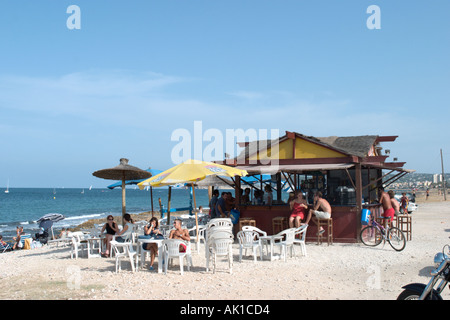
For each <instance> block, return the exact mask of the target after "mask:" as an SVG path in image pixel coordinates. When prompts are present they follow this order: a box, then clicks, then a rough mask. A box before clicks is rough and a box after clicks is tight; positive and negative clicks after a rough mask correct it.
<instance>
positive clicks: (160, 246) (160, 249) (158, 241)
mask: <svg viewBox="0 0 450 320" xmlns="http://www.w3.org/2000/svg"><path fill="white" fill-rule="evenodd" d="M163 241H164V240H163V239H138V240H137V242H138V245H137V250H136V252H137V253H138V254H137V256H136V267H137V262H138V261H137V259H138V256H140V257H141V265H140V267H141V268H142V267H143V265H144V259H145V256H144V255H145V252H143V249H142V244H144V243H156V245H157V246H158V273H162V265H163V263H162V261H163V257H164V254H163ZM137 270H139V268H137Z"/></svg>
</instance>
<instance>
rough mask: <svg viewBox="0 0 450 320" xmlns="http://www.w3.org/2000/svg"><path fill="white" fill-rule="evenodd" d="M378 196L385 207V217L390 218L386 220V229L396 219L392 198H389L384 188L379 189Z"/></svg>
mask: <svg viewBox="0 0 450 320" xmlns="http://www.w3.org/2000/svg"><path fill="white" fill-rule="evenodd" d="M378 196H379V202H380V203H381V205H382V206H383V211H384V212H383V217H384V218H389V219H384V223H383V225H384V227H385V228H386V226H387V223H388V221H389V223H390V222H391V221H392V220H393V219H394V215H395V210H394V208H392V203H391V198H389V195H388V194H387V193H386V192H384V188H383V187H382V186H379V187H378Z"/></svg>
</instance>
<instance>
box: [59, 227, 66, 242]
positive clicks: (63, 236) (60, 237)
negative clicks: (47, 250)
mask: <svg viewBox="0 0 450 320" xmlns="http://www.w3.org/2000/svg"><path fill="white" fill-rule="evenodd" d="M65 237H67V233H66V228H62V229H61V232H60V233H59V235H58V238H59V239H64V238H65Z"/></svg>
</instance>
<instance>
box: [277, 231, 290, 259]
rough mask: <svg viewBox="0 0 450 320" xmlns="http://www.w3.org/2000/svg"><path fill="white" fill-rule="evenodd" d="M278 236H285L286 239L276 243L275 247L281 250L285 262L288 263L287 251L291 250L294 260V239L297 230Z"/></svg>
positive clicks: (282, 232)
mask: <svg viewBox="0 0 450 320" xmlns="http://www.w3.org/2000/svg"><path fill="white" fill-rule="evenodd" d="M276 235H277V236H284V237H285V239H284V240H281V241H278V242H275V243H274V244H273V245H274V246H278V247H280V248H281V255H282V256H283V257H284V261H286V255H287V249H288V248H290V256H291V258H292V253H294V256H295V248H294V238H295V228H290V229H286V230H283V231H281V232H280V233H277V234H276Z"/></svg>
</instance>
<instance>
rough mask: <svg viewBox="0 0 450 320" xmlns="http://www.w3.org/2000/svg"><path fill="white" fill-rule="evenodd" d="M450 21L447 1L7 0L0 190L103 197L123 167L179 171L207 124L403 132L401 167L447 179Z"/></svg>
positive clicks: (1, 35)
mask: <svg viewBox="0 0 450 320" xmlns="http://www.w3.org/2000/svg"><path fill="white" fill-rule="evenodd" d="M72 4H75V5H78V6H79V7H80V9H81V29H79V30H69V29H68V28H67V26H66V21H67V19H68V18H69V16H70V14H68V13H66V10H67V8H68V7H69V6H70V5H72ZM370 5H378V6H379V7H380V10H381V29H379V30H370V29H368V28H367V26H366V20H367V19H368V18H369V17H370V14H368V13H367V12H366V10H367V8H368V7H369V6H370ZM449 12H450V2H449V1H446V0H436V1H432V2H429V1H423V0H420V1H379V0H372V1H364V0H353V1H349V0H342V1H331V0H330V1H312V0H308V1H301V0H284V1H274V0H270V1H269V0H258V1H255V0H239V1H237V0H236V1H235V0H227V1H225V0H205V1H201V0H197V1H195V0H192V1H184V0H170V1H167V0H152V1H149V0H134V1H116V0H109V1H106V0H96V1H80V0H79V1H77V0H71V1H64V0H39V1H36V0H23V1H13V0H2V1H1V2H0V134H1V136H2V139H1V140H0V150H1V154H2V155H1V157H0V168H1V169H0V186H1V185H3V184H5V185H6V181H7V180H8V179H9V180H10V186H11V187H62V186H64V187H88V186H89V185H94V187H103V186H106V185H108V184H110V183H111V181H107V180H102V179H98V178H95V177H93V176H92V172H94V171H96V170H98V169H103V168H108V167H113V166H116V165H117V164H118V163H119V159H120V158H121V157H126V158H128V159H130V164H132V165H135V166H138V167H140V168H147V167H152V168H155V169H161V170H163V169H167V168H169V167H171V166H172V165H173V163H172V160H171V150H172V149H173V147H174V146H175V145H176V144H177V142H174V141H171V134H172V133H173V132H174V130H176V129H179V128H184V129H187V130H190V131H193V127H194V121H202V126H203V129H204V130H207V129H218V130H221V131H222V132H225V130H226V129H238V128H243V129H248V128H254V129H268V130H270V129H279V131H280V134H284V132H285V131H286V130H288V131H296V132H300V133H303V134H305V135H312V136H330V135H337V136H350V135H370V134H378V135H398V136H399V138H398V139H397V141H396V142H394V143H385V144H384V145H383V146H384V147H385V148H387V149H390V150H391V159H390V160H392V158H393V157H397V158H398V160H399V161H406V162H407V164H406V168H409V169H414V170H416V171H418V172H426V173H437V172H440V170H441V166H440V153H439V152H440V149H441V148H442V149H443V151H444V158H445V162H444V165H445V167H446V168H447V170H448V167H449V165H450V162H449V161H448V158H449V157H450V143H449V141H448V137H449V136H450V135H449V131H450V130H449V125H448V123H449V119H450V117H449V115H450V114H449V113H450V112H449V95H450V90H449V89H448V88H449V84H450V81H449V80H450V60H449V57H450V19H448V13H449Z"/></svg>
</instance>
